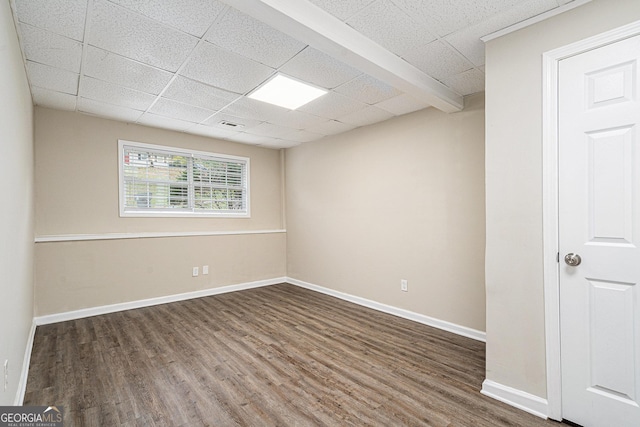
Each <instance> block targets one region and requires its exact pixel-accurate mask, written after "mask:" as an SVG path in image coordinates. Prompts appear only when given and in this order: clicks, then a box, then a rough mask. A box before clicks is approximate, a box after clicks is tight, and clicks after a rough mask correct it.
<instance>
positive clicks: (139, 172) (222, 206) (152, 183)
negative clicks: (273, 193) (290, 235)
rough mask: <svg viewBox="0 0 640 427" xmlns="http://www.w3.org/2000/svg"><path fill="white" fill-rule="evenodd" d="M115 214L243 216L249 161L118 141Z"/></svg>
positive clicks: (247, 189) (241, 158)
mask: <svg viewBox="0 0 640 427" xmlns="http://www.w3.org/2000/svg"><path fill="white" fill-rule="evenodd" d="M118 155H119V165H120V216H146V217H151V216H222V217H249V159H248V158H246V157H235V156H227V155H222V154H214V153H205V152H199V151H191V150H185V149H179V148H171V147H162V146H158V145H150V144H143V143H139V142H130V141H119V144H118Z"/></svg>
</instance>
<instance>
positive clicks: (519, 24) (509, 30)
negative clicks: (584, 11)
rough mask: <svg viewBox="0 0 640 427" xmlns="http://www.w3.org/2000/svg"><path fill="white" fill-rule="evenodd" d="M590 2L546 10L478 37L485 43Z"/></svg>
mask: <svg viewBox="0 0 640 427" xmlns="http://www.w3.org/2000/svg"><path fill="white" fill-rule="evenodd" d="M590 1H591V0H573V1H572V2H571V3H567V4H565V5H562V6H559V7H556V8H555V9H551V10H548V11H546V12H544V13H541V14H540V15H536V16H533V17H531V18H529V19H525V20H524V21H520V22H517V23H515V24H513V25H510V26H508V27H506V28H503V29H502V30H498V31H496V32H494V33H491V34H487V35H486V36H483V37H480V40H482V41H483V42H484V43H486V42H488V41H491V40H493V39H497V38H498V37H502V36H504V35H507V34H510V33H513V32H515V31H518V30H521V29H523V28H526V27H528V26H530V25H533V24H537V23H538V22H540V21H544V20H545V19H549V18H553V17H554V16H556V15H560V14H561V13H564V12H567V11H569V10H571V9H575V8H576V7H578V6H582V5H583V4H587V3H589V2H590Z"/></svg>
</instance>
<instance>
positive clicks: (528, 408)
mask: <svg viewBox="0 0 640 427" xmlns="http://www.w3.org/2000/svg"><path fill="white" fill-rule="evenodd" d="M480 393H482V394H484V395H485V396H489V397H491V398H493V399H496V400H499V401H500V402H503V403H506V404H507V405H511V406H513V407H515V408H518V409H522V410H523V411H525V412H528V413H530V414H533V415H535V416H537V417H540V418H544V419H547V414H548V412H549V402H547V399H543V398H541V397H538V396H535V395H533V394H530V393H527V392H524V391H522V390H518V389H515V388H512V387H507V386H506V385H502V384H499V383H497V382H495V381H491V380H484V381H483V382H482V390H481V391H480Z"/></svg>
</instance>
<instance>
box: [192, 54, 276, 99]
mask: <svg viewBox="0 0 640 427" xmlns="http://www.w3.org/2000/svg"><path fill="white" fill-rule="evenodd" d="M274 71H275V70H274V69H273V68H270V67H267V66H266V65H263V64H260V63H258V62H255V61H251V60H250V59H247V58H245V57H243V56H240V55H238V54H236V53H233V52H229V51H228V50H225V49H221V48H219V47H217V46H214V45H212V44H211V43H206V42H205V43H202V44H201V45H200V46H198V49H196V51H195V52H194V54H193V56H192V58H191V59H190V60H189V63H188V64H187V65H186V67H185V68H184V70H183V72H182V74H183V75H184V76H186V77H189V78H191V79H194V80H198V81H200V82H203V83H206V84H209V85H212V86H216V87H219V88H221V89H225V90H228V91H231V92H237V93H246V92H249V91H250V90H251V89H253V88H255V87H256V86H257V85H259V84H260V83H262V82H263V81H265V80H266V79H267V78H268V77H269V76H270V75H271V74H273V72H274Z"/></svg>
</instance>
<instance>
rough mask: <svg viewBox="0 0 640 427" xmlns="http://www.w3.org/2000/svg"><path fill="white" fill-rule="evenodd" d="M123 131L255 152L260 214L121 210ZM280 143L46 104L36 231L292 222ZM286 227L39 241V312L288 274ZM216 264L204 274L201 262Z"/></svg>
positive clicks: (40, 129)
mask: <svg viewBox="0 0 640 427" xmlns="http://www.w3.org/2000/svg"><path fill="white" fill-rule="evenodd" d="M118 139H126V140H131V141H139V142H146V143H153V144H159V145H169V146H175V147H184V148H189V149H194V150H200V151H210V152H215V153H222V154H231V155H239V156H246V157H249V158H250V159H251V175H250V176H251V183H250V185H251V218H245V219H238V218H120V217H119V209H118ZM280 161H281V158H280V153H279V151H277V150H270V149H265V148H259V147H255V146H249V145H243V144H236V143H231V142H226V141H220V140H214V139H211V138H205V137H199V136H195V135H188V134H184V133H178V132H172V131H165V130H161V129H153V128H148V127H145V126H139V125H133V124H126V123H120V122H115V121H111V120H105V119H101V118H97V117H91V116H87V115H82V114H78V113H72V112H63V111H57V110H51V109H46V108H39V107H38V108H36V112H35V174H36V235H37V236H51V235H54V236H56V235H69V234H98V235H100V234H104V233H140V232H215V231H251V230H253V231H255V230H276V229H281V228H283V215H282V182H281V167H280V166H281V165H280ZM285 239H286V238H285V235H284V234H283V233H276V234H246V235H230V236H206V237H205V236H201V237H170V238H153V239H148V238H145V239H124V240H95V241H75V242H53V243H37V244H36V298H35V300H36V315H37V316H42V315H47V314H54V313H60V312H65V311H70V310H77V309H82V308H89V307H97V306H102V305H108V304H115V303H120V302H128V301H135V300H140V299H146V298H153V297H158V296H166V295H173V294H180V293H184V292H190V291H197V290H202V289H208V288H214V287H219V286H224V285H233V284H239V283H246V282H251V281H256V280H266V279H273V278H278V277H284V276H285V275H286V259H285V256H286V251H285V243H286V240H285ZM203 265H208V266H209V268H210V273H209V275H207V276H202V275H201V276H199V277H197V278H194V277H192V276H191V270H192V267H195V266H198V267H200V268H201V267H202V266H203Z"/></svg>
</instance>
